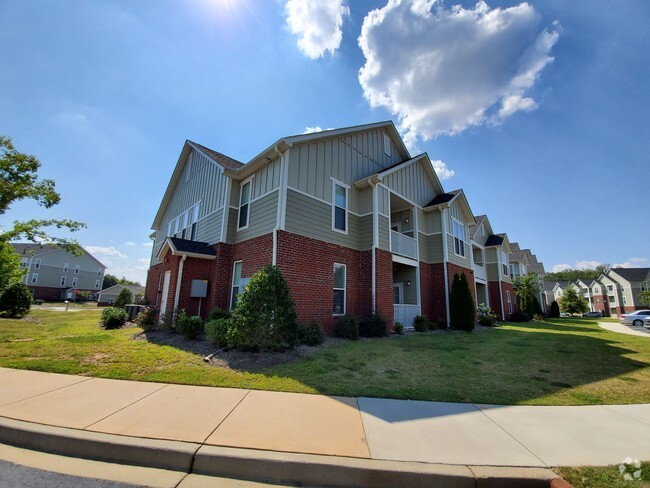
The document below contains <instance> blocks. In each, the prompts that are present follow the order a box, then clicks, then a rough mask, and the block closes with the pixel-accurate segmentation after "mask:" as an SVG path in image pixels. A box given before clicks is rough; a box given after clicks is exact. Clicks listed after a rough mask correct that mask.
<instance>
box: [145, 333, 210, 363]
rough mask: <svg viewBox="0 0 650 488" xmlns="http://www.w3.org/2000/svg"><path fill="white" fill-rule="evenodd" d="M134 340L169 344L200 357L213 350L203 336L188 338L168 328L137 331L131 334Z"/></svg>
mask: <svg viewBox="0 0 650 488" xmlns="http://www.w3.org/2000/svg"><path fill="white" fill-rule="evenodd" d="M133 339H134V340H144V341H147V342H149V343H150V344H156V345H158V346H170V347H175V348H176V349H180V350H182V351H185V352H189V353H191V354H196V355H199V356H202V357H205V356H207V355H208V354H211V353H213V352H214V350H215V349H214V346H213V345H212V344H211V343H210V342H208V341H206V340H203V338H198V339H196V340H192V341H191V340H189V339H186V338H185V337H183V336H182V335H181V334H179V333H177V332H173V331H169V330H150V331H144V332H139V333H137V334H135V335H134V336H133Z"/></svg>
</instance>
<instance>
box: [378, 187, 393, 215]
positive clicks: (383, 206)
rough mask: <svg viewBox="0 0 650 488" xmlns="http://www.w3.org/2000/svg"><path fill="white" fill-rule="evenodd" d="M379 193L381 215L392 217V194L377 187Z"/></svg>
mask: <svg viewBox="0 0 650 488" xmlns="http://www.w3.org/2000/svg"><path fill="white" fill-rule="evenodd" d="M377 191H378V192H379V193H378V195H377V200H378V202H377V203H378V204H379V205H378V206H379V209H378V210H379V213H380V214H382V215H387V216H388V215H390V192H389V191H388V190H387V189H386V188H383V187H381V186H380V187H377Z"/></svg>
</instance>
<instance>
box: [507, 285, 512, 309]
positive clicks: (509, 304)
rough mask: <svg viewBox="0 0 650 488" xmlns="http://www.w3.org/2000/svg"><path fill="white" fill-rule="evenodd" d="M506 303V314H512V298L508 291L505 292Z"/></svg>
mask: <svg viewBox="0 0 650 488" xmlns="http://www.w3.org/2000/svg"><path fill="white" fill-rule="evenodd" d="M506 302H508V313H512V297H511V296H510V290H506Z"/></svg>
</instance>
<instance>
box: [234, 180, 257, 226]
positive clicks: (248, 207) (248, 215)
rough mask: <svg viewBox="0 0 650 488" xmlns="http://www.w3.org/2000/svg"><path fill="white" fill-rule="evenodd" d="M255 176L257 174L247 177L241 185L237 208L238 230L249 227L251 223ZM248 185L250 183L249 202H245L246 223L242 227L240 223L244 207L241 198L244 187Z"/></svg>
mask: <svg viewBox="0 0 650 488" xmlns="http://www.w3.org/2000/svg"><path fill="white" fill-rule="evenodd" d="M254 177H255V175H253V176H251V177H250V178H247V179H245V180H244V181H242V182H241V185H239V208H238V210H237V231H240V230H245V229H248V226H249V224H250V223H251V201H252V200H253V178H254ZM246 185H249V187H248V202H246V203H244V204H243V205H246V225H243V226H241V227H240V226H239V223H240V222H241V220H240V219H241V209H242V203H241V199H242V195H243V194H244V187H245V186H246Z"/></svg>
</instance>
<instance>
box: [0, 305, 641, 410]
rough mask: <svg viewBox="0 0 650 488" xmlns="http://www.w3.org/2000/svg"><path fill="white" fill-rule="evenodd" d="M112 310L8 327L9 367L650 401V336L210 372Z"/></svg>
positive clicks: (255, 384)
mask: <svg viewBox="0 0 650 488" xmlns="http://www.w3.org/2000/svg"><path fill="white" fill-rule="evenodd" d="M99 314H100V310H84V311H79V312H74V313H70V312H68V313H66V312H54V311H45V310H34V311H32V313H31V314H30V317H31V318H33V319H37V320H39V321H40V322H32V321H24V320H23V321H15V320H7V319H0V366H5V367H13V368H23V369H35V370H40V371H53V372H58V373H69V374H82V375H89V376H99V377H105V378H120V379H132V380H144V381H161V382H169V383H181V384H196V385H210V386H227V387H235V388H253V389H264V390H277V391H294V392H304V393H324V394H334V395H345V396H371V397H390V398H402V399H417V400H439V401H452V402H476V403H495V404H531V405H583V404H608V403H609V404H617V403H619V404H620V403H647V402H650V339H645V338H641V337H636V336H630V335H623V334H617V333H613V332H609V331H606V330H603V329H601V328H599V327H598V325H597V324H596V321H595V320H588V319H582V318H576V319H556V320H549V321H546V322H530V323H524V324H508V325H505V326H502V327H499V328H496V329H490V330H487V331H484V332H474V333H429V334H418V335H410V336H404V337H392V338H390V339H373V340H362V341H357V342H345V343H343V344H340V345H336V346H331V347H328V348H322V349H319V350H318V351H316V352H315V353H314V354H312V355H311V356H308V357H306V358H303V359H300V360H297V361H294V362H292V363H289V364H284V365H281V366H275V367H272V368H270V369H267V370H265V371H263V372H262V373H249V372H239V371H232V370H229V369H225V368H218V367H214V366H209V365H206V364H205V363H203V361H202V355H199V354H193V353H191V352H187V351H185V350H183V349H182V348H177V347H172V346H164V345H157V344H154V343H149V342H147V341H144V340H132V339H131V338H132V336H133V335H134V334H135V333H137V332H138V331H139V330H140V329H137V328H136V329H134V328H129V329H119V330H111V331H105V330H102V329H100V328H99V326H98V320H99Z"/></svg>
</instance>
